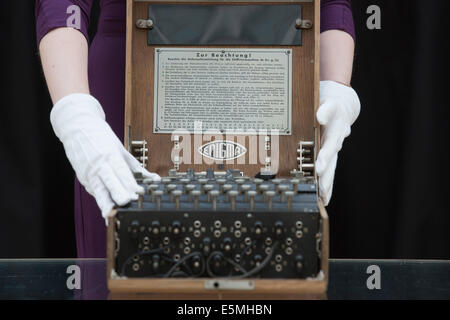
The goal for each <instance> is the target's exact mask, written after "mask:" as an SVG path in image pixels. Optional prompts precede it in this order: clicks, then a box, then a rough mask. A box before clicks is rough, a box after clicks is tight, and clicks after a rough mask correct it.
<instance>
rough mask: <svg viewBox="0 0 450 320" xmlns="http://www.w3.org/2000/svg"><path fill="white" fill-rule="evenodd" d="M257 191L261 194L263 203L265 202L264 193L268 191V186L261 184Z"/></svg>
mask: <svg viewBox="0 0 450 320" xmlns="http://www.w3.org/2000/svg"><path fill="white" fill-rule="evenodd" d="M259 191H260V192H261V193H262V195H263V197H262V198H263V201H264V202H265V201H266V192H267V191H269V186H268V185H267V184H263V185H262V186H260V187H259Z"/></svg>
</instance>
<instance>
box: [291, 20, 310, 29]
mask: <svg viewBox="0 0 450 320" xmlns="http://www.w3.org/2000/svg"><path fill="white" fill-rule="evenodd" d="M312 25H313V24H312V21H311V20H306V19H297V20H295V28H297V29H311V28H312Z"/></svg>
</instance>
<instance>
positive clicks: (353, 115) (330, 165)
mask: <svg viewBox="0 0 450 320" xmlns="http://www.w3.org/2000/svg"><path fill="white" fill-rule="evenodd" d="M360 109H361V104H360V101H359V98H358V95H357V94H356V92H355V90H353V88H351V87H348V86H345V85H343V84H340V83H337V82H334V81H321V82H320V107H319V110H318V111H317V115H316V117H317V121H318V122H319V123H320V124H321V125H322V126H323V127H324V128H323V129H324V130H323V131H322V147H321V149H320V152H319V155H318V157H317V161H316V173H317V176H318V177H319V194H320V196H321V198H322V200H323V202H324V204H325V205H328V203H329V202H330V199H331V194H332V192H333V180H334V171H335V169H336V163H337V158H338V152H339V151H340V150H341V148H342V143H343V142H344V139H345V138H346V137H348V136H349V135H350V132H351V130H350V127H351V125H352V124H353V123H354V122H355V120H356V119H357V118H358V115H359V111H360Z"/></svg>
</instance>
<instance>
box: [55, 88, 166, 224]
mask: <svg viewBox="0 0 450 320" xmlns="http://www.w3.org/2000/svg"><path fill="white" fill-rule="evenodd" d="M50 120H51V123H52V126H53V130H54V131H55V134H56V136H57V137H58V138H59V139H60V140H61V142H62V143H63V145H64V149H65V151H66V155H67V158H68V159H69V161H70V163H71V164H72V167H73V169H74V170H75V173H76V175H77V178H78V180H79V181H80V183H81V184H82V185H83V186H84V187H85V188H86V190H87V191H88V192H89V193H90V194H91V195H93V196H94V197H95V199H96V201H97V204H98V206H99V207H100V210H101V212H102V216H103V217H104V218H105V219H106V218H107V217H108V216H109V215H110V214H111V212H112V209H113V208H114V206H115V204H117V205H119V206H122V205H125V204H127V203H129V202H130V201H132V200H136V199H137V197H138V196H137V193H141V192H144V190H143V188H142V187H141V186H139V185H138V184H137V183H136V180H135V178H134V176H133V172H140V173H142V175H143V176H144V177H145V178H150V179H153V180H155V181H159V180H160V179H161V178H160V177H159V175H157V174H155V173H150V172H148V171H147V170H145V169H144V168H143V167H142V166H141V165H140V163H139V162H138V161H137V160H136V159H135V158H134V157H133V156H132V155H131V154H130V153H129V152H128V151H127V150H126V149H125V148H124V147H123V145H122V143H121V142H120V140H119V139H118V138H117V136H116V135H115V134H114V132H113V131H112V129H111V127H110V126H109V125H108V123H107V122H106V121H105V113H104V112H103V109H102V107H101V105H100V103H99V102H98V101H97V100H96V99H95V98H94V97H92V96H91V95H89V94H70V95H68V96H66V97H64V98H62V99H61V100H59V101H58V102H57V103H56V104H55V106H54V107H53V110H52V112H51V115H50Z"/></svg>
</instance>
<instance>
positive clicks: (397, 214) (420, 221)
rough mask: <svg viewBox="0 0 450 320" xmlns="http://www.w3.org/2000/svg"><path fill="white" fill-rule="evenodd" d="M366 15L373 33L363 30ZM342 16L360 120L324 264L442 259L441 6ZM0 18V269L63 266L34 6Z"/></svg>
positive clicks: (67, 198) (21, 0)
mask: <svg viewBox="0 0 450 320" xmlns="http://www.w3.org/2000/svg"><path fill="white" fill-rule="evenodd" d="M371 4H377V5H379V6H380V7H381V15H382V21H381V22H382V29H381V30H368V29H367V28H366V19H367V17H368V14H366V9H367V7H368V6H369V5H371ZM353 13H354V18H355V23H356V33H357V48H356V58H355V66H354V78H353V83H352V84H353V86H354V88H355V89H356V91H357V92H358V94H359V96H360V99H361V102H362V111H361V115H360V117H359V119H358V121H357V122H356V124H355V125H354V126H353V128H352V135H351V136H350V138H348V139H347V140H346V142H345V144H344V149H343V150H342V151H341V153H340V155H339V163H338V168H337V171H336V179H335V187H334V194H333V199H332V201H331V204H330V206H329V207H328V213H329V215H330V222H331V256H332V257H335V258H428V259H431V258H433V259H442V258H446V259H450V230H449V229H450V210H449V209H450V206H449V202H448V198H449V196H450V195H449V193H448V191H449V162H450V158H449V152H448V148H449V142H448V136H449V135H448V134H447V130H448V118H447V112H446V111H447V108H448V106H449V103H448V100H447V98H448V93H449V90H448V88H447V85H448V76H449V72H448V71H449V59H448V52H447V51H446V50H445V49H444V48H445V45H446V44H447V42H448V34H447V32H448V30H447V28H446V25H447V23H448V19H449V18H448V15H449V13H450V2H449V1H446V0H433V1H423V0H422V1H413V0H384V1H381V0H378V1H376V0H373V1H366V0H355V1H353ZM0 15H1V16H0V17H1V20H0V21H1V23H2V27H1V41H2V51H1V55H2V59H1V64H2V65H1V70H2V78H3V81H2V86H1V89H0V90H1V91H0V92H1V95H0V99H1V112H2V116H1V118H0V137H1V138H0V150H1V151H0V179H1V182H0V185H1V189H0V258H16V257H17V258H20V257H54V258H62V257H74V256H75V255H76V250H75V232H74V223H73V209H72V208H73V172H72V169H71V167H70V165H69V163H68V161H67V160H66V158H65V155H64V150H63V148H62V145H61V144H60V143H59V142H58V140H57V138H56V137H55V136H54V134H53V132H52V129H51V126H50V122H49V113H50V109H51V101H50V98H49V95H48V92H47V89H46V86H45V83H44V78H43V75H42V71H41V66H40V63H39V58H38V54H37V49H36V41H35V29H34V1H32V0H9V1H1V4H0ZM93 15H94V20H95V16H96V15H98V7H97V8H96V9H94V13H93ZM91 27H92V32H91V33H92V34H93V33H94V32H95V24H93V25H92V26H91Z"/></svg>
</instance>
